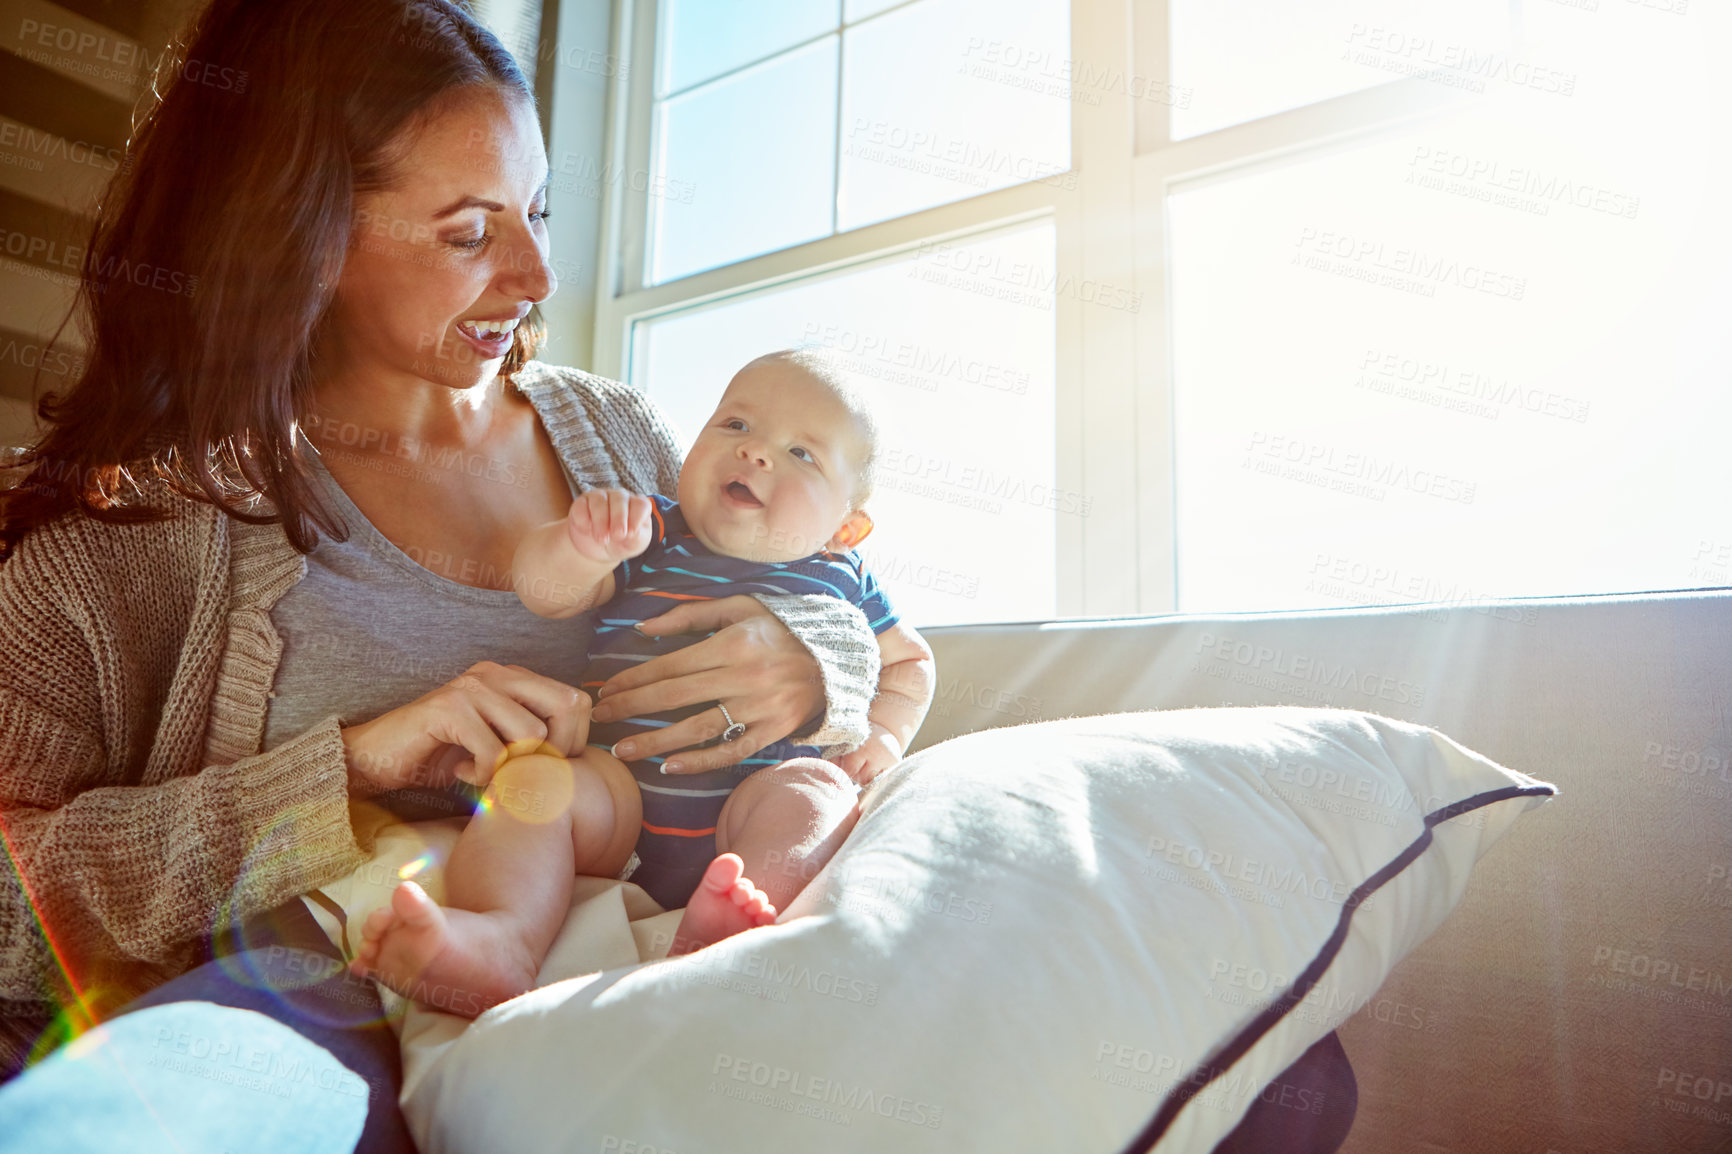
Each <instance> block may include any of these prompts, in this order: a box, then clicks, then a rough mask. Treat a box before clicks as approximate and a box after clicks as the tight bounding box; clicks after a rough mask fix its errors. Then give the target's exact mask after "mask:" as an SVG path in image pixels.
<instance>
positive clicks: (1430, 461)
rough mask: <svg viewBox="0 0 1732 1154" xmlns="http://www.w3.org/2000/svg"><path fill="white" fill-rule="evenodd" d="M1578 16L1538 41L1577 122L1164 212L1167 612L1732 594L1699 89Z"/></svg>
mask: <svg viewBox="0 0 1732 1154" xmlns="http://www.w3.org/2000/svg"><path fill="white" fill-rule="evenodd" d="M1531 16H1532V13H1531V12H1530V17H1531ZM1565 18H1568V19H1570V20H1574V21H1576V23H1575V24H1564V23H1562V21H1563V20H1564V19H1565ZM1594 19H1595V17H1594V16H1593V14H1591V13H1582V12H1577V11H1574V10H1571V9H1558V11H1557V17H1556V20H1557V22H1556V23H1553V22H1552V20H1551V18H1549V17H1548V19H1547V20H1546V21H1545V22H1544V23H1542V22H1540V21H1538V20H1535V21H1534V23H1533V24H1530V29H1529V31H1530V33H1531V34H1534V35H1535V40H1536V43H1538V44H1541V45H1543V46H1545V47H1546V48H1547V49H1548V50H1549V51H1551V52H1554V53H1556V54H1557V55H1558V57H1559V58H1560V59H1561V60H1562V61H1563V62H1564V63H1563V67H1565V68H1567V69H1569V70H1571V71H1572V72H1574V73H1576V74H1577V75H1579V76H1580V78H1581V79H1580V83H1579V84H1578V85H1577V86H1576V89H1575V94H1574V96H1573V97H1572V98H1571V99H1568V100H1559V99H1556V98H1555V97H1554V96H1553V95H1550V94H1546V93H1543V92H1537V91H1530V92H1523V93H1508V94H1505V95H1503V96H1501V97H1497V98H1488V99H1487V100H1485V101H1484V102H1482V104H1481V105H1480V106H1479V107H1477V108H1476V109H1474V110H1473V111H1472V112H1470V113H1466V114H1462V115H1457V116H1453V117H1450V118H1446V119H1438V120H1433V121H1430V122H1427V123H1424V124H1423V125H1421V126H1419V127H1412V128H1407V129H1404V130H1403V131H1402V132H1401V133H1400V134H1399V135H1391V136H1388V137H1384V138H1382V139H1380V140H1378V141H1376V142H1374V143H1364V144H1360V145H1358V146H1356V147H1354V148H1351V149H1348V150H1343V151H1340V152H1334V153H1331V154H1328V155H1323V156H1315V157H1313V158H1311V159H1308V160H1305V161H1303V162H1300V163H1293V164H1290V165H1287V166H1284V167H1278V168H1272V169H1266V170H1262V171H1258V172H1255V173H1251V174H1247V175H1242V176H1238V177H1235V178H1231V179H1222V180H1218V181H1215V182H1212V183H1200V184H1198V185H1195V186H1193V187H1190V188H1187V189H1184V190H1181V191H1178V192H1177V193H1176V194H1175V195H1174V196H1173V198H1172V200H1171V230H1170V231H1171V236H1172V238H1173V247H1172V278H1173V279H1172V285H1173V297H1172V299H1173V302H1174V303H1173V324H1174V372H1175V397H1174V402H1175V424H1176V441H1177V480H1178V491H1177V498H1176V503H1177V515H1178V571H1179V602H1180V608H1181V609H1183V610H1185V611H1187V612H1189V611H1221V610H1242V609H1282V608H1299V607H1308V606H1319V605H1352V604H1376V603H1383V602H1401V601H1431V600H1457V599H1464V598H1475V597H1479V596H1499V595H1552V594H1567V593H1586V592H1617V591H1636V590H1650V589H1666V588H1688V587H1699V586H1703V585H1713V584H1726V583H1728V582H1729V578H1732V572H1729V571H1732V503H1729V502H1728V501H1727V500H1726V497H1725V494H1726V485H1725V459H1726V458H1725V451H1724V443H1725V430H1726V429H1728V428H1732V390H1728V389H1727V388H1726V387H1725V366H1726V364H1728V363H1732V327H1729V326H1728V325H1727V324H1726V323H1725V318H1726V317H1727V316H1729V315H1732V274H1729V273H1728V270H1729V269H1732V218H1729V217H1728V215H1727V213H1726V211H1725V200H1724V189H1725V188H1727V187H1729V186H1732V185H1729V184H1728V180H1729V178H1732V163H1729V161H1728V158H1727V156H1726V154H1725V150H1723V149H1704V148H1702V147H1701V142H1703V141H1708V140H1717V139H1724V137H1725V132H1726V125H1727V123H1728V119H1727V117H1728V111H1727V108H1726V102H1725V97H1724V95H1723V94H1722V95H1720V96H1716V95H1715V93H1714V87H1713V83H1714V82H1713V80H1712V76H1713V72H1712V71H1711V69H1712V68H1717V67H1718V65H1717V64H1713V63H1712V62H1710V61H1709V60H1708V51H1709V49H1708V41H1707V39H1706V38H1705V37H1703V35H1702V33H1701V32H1700V30H1698V29H1694V28H1691V27H1689V26H1688V25H1687V22H1685V21H1682V20H1676V19H1673V22H1672V23H1671V24H1670V25H1668V24H1666V23H1664V21H1665V20H1666V19H1668V17H1667V16H1666V14H1665V13H1663V12H1654V11H1648V10H1644V9H1642V8H1639V7H1635V6H1626V5H1616V6H1608V5H1602V6H1601V8H1600V10H1599V16H1598V17H1597V19H1598V21H1599V23H1597V24H1596V23H1593V22H1592V21H1593V20H1594ZM1536 25H1537V26H1536ZM1553 33H1555V34H1553Z"/></svg>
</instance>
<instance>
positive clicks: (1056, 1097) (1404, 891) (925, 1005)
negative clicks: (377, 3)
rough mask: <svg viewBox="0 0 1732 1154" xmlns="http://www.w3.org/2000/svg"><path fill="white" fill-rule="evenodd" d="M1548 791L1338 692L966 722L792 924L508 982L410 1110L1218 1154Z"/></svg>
mask: <svg viewBox="0 0 1732 1154" xmlns="http://www.w3.org/2000/svg"><path fill="white" fill-rule="evenodd" d="M1554 792H1555V791H1554V789H1553V788H1552V787H1551V786H1549V785H1546V784H1544V783H1541V782H1536V781H1534V780H1533V779H1532V778H1528V777H1525V776H1523V775H1521V774H1518V773H1512V772H1511V771H1509V770H1506V769H1503V768H1501V767H1500V766H1497V765H1495V764H1493V763H1491V762H1489V761H1487V760H1486V759H1484V758H1482V757H1480V756H1478V755H1477V754H1474V753H1471V752H1469V751H1467V750H1465V749H1463V748H1462V747H1460V746H1459V745H1456V744H1455V743H1454V742H1452V741H1450V740H1449V739H1448V738H1447V737H1444V736H1443V735H1442V734H1439V733H1437V732H1436V731H1434V730H1431V729H1427V728H1424V727H1422V726H1418V725H1412V724H1409V723H1405V722H1400V721H1393V720H1390V719H1387V718H1382V717H1377V716H1373V715H1369V714H1363V713H1357V712H1350V711H1345V710H1325V709H1297V708H1265V709H1197V710H1184V711H1174V712H1154V713H1132V714H1119V715H1115V716H1110V717H1088V718H1073V719H1070V720H1065V721H1054V722H1047V723H1044V724H1038V725H1029V726H1019V727H1015V728H1007V729H997V730H991V731H988V732H983V733H977V734H971V735H968V736H965V737H961V738H957V739H955V740H953V741H948V742H945V743H943V744H942V745H938V746H934V747H932V748H930V749H927V750H924V751H922V752H921V753H919V754H917V755H915V756H914V757H911V758H909V759H908V760H907V761H905V762H904V763H902V764H901V765H900V766H898V767H897V768H896V769H895V770H893V771H892V772H891V773H889V774H887V775H886V776H885V777H884V778H882V779H880V781H879V782H878V783H875V784H874V786H873V788H872V789H871V790H870V791H869V793H868V796H867V798H866V802H865V812H864V814H863V816H862V817H861V820H860V823H859V826H858V827H857V828H856V830H855V832H854V834H853V835H852V836H851V837H850V839H849V840H848V842H847V844H846V845H845V846H844V848H843V850H842V851H841V852H840V853H839V854H838V855H837V857H836V859H835V860H834V861H832V862H831V863H830V866H829V867H828V868H827V869H826V870H825V871H824V872H823V873H821V874H820V875H819V876H818V877H817V878H816V879H814V881H813V882H812V884H811V885H810V886H809V887H807V889H806V890H805V892H804V893H802V894H801V896H800V897H799V898H798V899H797V900H796V901H795V903H794V904H793V907H792V908H791V909H790V910H788V911H787V912H786V914H785V915H784V917H785V919H788V918H791V919H792V920H784V921H783V922H782V923H780V924H777V925H774V926H766V927H763V928H761V929H757V930H753V931H750V932H748V933H744V934H740V935H738V936H736V937H734V938H731V939H728V940H727V941H724V942H721V943H718V944H717V945H715V946H713V947H711V948H710V949H708V950H705V951H701V952H700V953H698V954H696V955H692V956H689V957H685V958H679V959H673V960H668V961H660V962H653V963H649V964H643V965H637V966H627V967H625V968H621V969H614V970H610V971H607V972H605V973H601V974H591V975H587V976H584V977H579V978H574V979H572V980H568V981H560V982H557V983H555V984H553V985H549V986H545V987H543V988H541V989H538V990H535V991H533V992H531V993H529V994H527V995H525V996H523V997H521V998H518V999H515V1000H514V1001H511V1002H508V1003H506V1004H505V1005H502V1006H499V1007H497V1008H495V1009H494V1010H492V1011H490V1012H489V1013H487V1014H486V1015H484V1016H482V1017H481V1018H480V1019H478V1020H477V1021H476V1022H475V1023H474V1025H473V1026H471V1027H470V1028H468V1029H467V1030H466V1031H463V1032H462V1033H461V1034H460V1035H456V1036H455V1037H454V1038H449V1039H447V1042H448V1044H444V1045H443V1050H442V1053H439V1054H438V1057H437V1060H435V1061H433V1062H432V1063H431V1065H430V1068H428V1069H426V1070H425V1071H424V1072H422V1073H421V1074H420V1076H418V1077H417V1078H415V1079H414V1080H413V1081H412V1083H411V1085H410V1086H409V1088H408V1089H407V1090H406V1092H405V1100H404V1105H405V1109H406V1110H407V1112H408V1114H409V1117H410V1120H411V1124H412V1126H413V1128H414V1130H415V1132H416V1137H417V1139H418V1140H419V1141H420V1142H421V1144H422V1149H423V1151H424V1152H425V1154H442V1152H445V1151H488V1150H498V1149H502V1148H510V1149H521V1150H585V1151H604V1152H605V1151H613V1152H617V1154H655V1152H658V1151H666V1152H671V1151H677V1152H679V1154H691V1152H695V1151H705V1150H751V1151H754V1152H759V1154H782V1152H787V1154H796V1152H797V1154H810V1152H811V1151H813V1150H823V1151H889V1150H894V1151H898V1152H908V1154H919V1152H922V1151H933V1152H935V1154H936V1152H943V1154H954V1152H955V1151H957V1150H992V1151H994V1152H995V1154H1012V1152H1016V1151H1029V1152H1031V1154H1032V1152H1036V1151H1038V1152H1041V1154H1049V1152H1051V1151H1055V1150H1064V1151H1099V1152H1101V1154H1115V1152H1117V1151H1119V1150H1122V1149H1125V1148H1126V1146H1127V1144H1129V1143H1131V1142H1132V1141H1133V1139H1136V1140H1137V1141H1138V1145H1137V1147H1136V1148H1137V1149H1143V1148H1146V1147H1148V1146H1149V1144H1150V1143H1151V1142H1156V1144H1155V1145H1154V1146H1153V1149H1155V1150H1158V1151H1207V1150H1209V1149H1210V1148H1211V1147H1212V1146H1213V1145H1214V1144H1215V1143H1216V1142H1217V1141H1218V1140H1219V1139H1220V1138H1222V1137H1224V1136H1225V1135H1226V1134H1227V1133H1228V1132H1229V1131H1230V1130H1232V1128H1233V1127H1234V1125H1236V1124H1237V1122H1238V1121H1239V1119H1240V1118H1241V1117H1242V1116H1243V1114H1244V1112H1245V1110H1246V1109H1247V1107H1248V1106H1249V1104H1250V1102H1251V1100H1252V1098H1253V1097H1254V1096H1256V1095H1257V1094H1258V1093H1259V1092H1261V1091H1262V1090H1263V1089H1264V1087H1265V1086H1266V1085H1267V1084H1268V1083H1269V1082H1270V1081H1271V1079H1273V1078H1274V1077H1275V1076H1276V1075H1277V1074H1279V1073H1280V1072H1281V1071H1282V1070H1283V1069H1285V1068H1286V1067H1287V1066H1288V1065H1289V1064H1291V1063H1292V1062H1293V1061H1294V1060H1295V1059H1296V1058H1297V1057H1298V1056H1299V1055H1300V1054H1301V1053H1303V1052H1304V1051H1305V1050H1306V1049H1307V1048H1308V1047H1310V1045H1311V1044H1312V1043H1313V1042H1315V1041H1316V1040H1317V1039H1319V1038H1321V1037H1322V1036H1323V1035H1325V1034H1327V1033H1328V1032H1329V1031H1330V1030H1332V1029H1334V1028H1335V1027H1336V1026H1337V1025H1339V1024H1340V1022H1341V1021H1342V1020H1344V1019H1345V1018H1346V1017H1348V1016H1349V1015H1350V1014H1351V1013H1353V1012H1354V1011H1355V1010H1357V1009H1359V1008H1360V1007H1361V1006H1363V1005H1364V1004H1365V1003H1366V1001H1367V1000H1369V999H1370V998H1371V996H1372V995H1373V994H1374V993H1375V992H1376V990H1377V988H1378V986H1379V985H1380V984H1381V983H1382V981H1383V979H1384V977H1385V975H1387V974H1388V972H1389V970H1390V969H1391V968H1392V967H1393V966H1394V965H1395V964H1396V963H1397V962H1398V961H1399V960H1400V959H1401V958H1402V956H1403V955H1405V954H1406V953H1407V952H1408V951H1409V950H1411V949H1413V948H1414V947H1415V946H1416V945H1418V944H1419V943H1420V942H1421V941H1423V940H1424V939H1425V938H1426V937H1427V936H1428V935H1429V934H1430V933H1431V932H1432V931H1433V930H1435V929H1436V928H1437V926H1438V925H1439V924H1440V923H1441V922H1442V921H1443V919H1444V918H1445V917H1446V916H1447V915H1448V913H1449V911H1450V910H1451V909H1452V908H1454V906H1455V904H1456V902H1457V901H1458V900H1459V899H1460V897H1461V894H1462V891H1463V889H1464V887H1465V886H1466V884H1467V878H1468V874H1469V872H1470V870H1471V869H1472V867H1473V865H1474V863H1475V861H1476V860H1478V858H1479V857H1480V855H1481V854H1483V853H1484V852H1485V850H1486V849H1487V848H1488V847H1489V846H1490V845H1491V844H1492V843H1493V842H1495V841H1496V840H1497V839H1498V838H1499V837H1501V836H1502V835H1503V833H1504V832H1505V831H1506V830H1507V829H1508V828H1509V825H1510V824H1511V823H1512V822H1513V821H1514V820H1515V818H1516V817H1517V816H1518V815H1519V814H1521V813H1523V812H1525V811H1526V810H1527V809H1529V808H1531V807H1532V806H1534V805H1536V804H1538V802H1540V801H1542V800H1544V799H1545V798H1547V797H1549V796H1551V795H1552V794H1553V793H1554ZM1452 815H1455V816H1452ZM1367 894H1374V895H1375V896H1374V897H1372V898H1371V900H1369V901H1363V900H1360V899H1362V898H1364V897H1365V896H1366V895H1367ZM801 914H804V915H811V916H806V917H795V916H794V915H801ZM663 948H665V946H664V947H663ZM543 976H544V978H545V977H546V976H547V973H546V971H545V970H544V973H543ZM1307 979H1314V980H1315V985H1314V986H1311V987H1309V990H1310V992H1309V996H1308V997H1307V998H1306V999H1305V1000H1304V1001H1302V1002H1298V1003H1297V1004H1296V1005H1295V1004H1293V1003H1294V999H1293V997H1292V996H1291V993H1290V991H1291V990H1292V989H1293V987H1294V986H1295V983H1299V984H1300V985H1301V988H1305V986H1306V980H1307ZM1283 993H1286V997H1285V998H1284V999H1282V1000H1280V1001H1276V1002H1274V1003H1273V1004H1272V1005H1269V1006H1268V1007H1267V1009H1266V1004H1267V1003H1269V1002H1270V999H1271V998H1273V997H1275V995H1277V994H1283ZM1289 1105H1292V1106H1295V1107H1296V1108H1310V1109H1316V1110H1321V1108H1322V1106H1323V1103H1321V1102H1316V1103H1310V1102H1307V1103H1289ZM1139 1135H1140V1137H1139Z"/></svg>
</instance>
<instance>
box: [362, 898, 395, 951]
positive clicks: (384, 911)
mask: <svg viewBox="0 0 1732 1154" xmlns="http://www.w3.org/2000/svg"><path fill="white" fill-rule="evenodd" d="M396 920H397V914H396V912H395V911H394V910H392V909H391V907H390V906H381V907H380V908H379V909H376V910H374V911H373V912H372V913H370V914H368V915H367V920H366V921H364V922H362V923H361V940H362V942H363V943H364V944H363V946H362V948H363V949H365V948H366V944H368V943H373V942H377V941H378V940H379V939H380V938H382V937H384V936H385V933H386V931H388V930H389V929H390V928H391V923H392V922H394V921H396Z"/></svg>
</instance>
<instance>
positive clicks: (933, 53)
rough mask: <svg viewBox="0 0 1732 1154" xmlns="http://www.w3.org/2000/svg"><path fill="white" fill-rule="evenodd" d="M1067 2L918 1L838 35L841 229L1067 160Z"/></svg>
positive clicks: (1050, 174) (1040, 174)
mask: <svg viewBox="0 0 1732 1154" xmlns="http://www.w3.org/2000/svg"><path fill="white" fill-rule="evenodd" d="M1069 17H1070V5H1069V4H1068V3H1067V2H1066V0H920V2H919V3H917V4H910V5H909V6H908V7H906V8H900V9H898V10H896V11H894V12H891V13H888V14H887V15H884V16H881V17H879V18H878V19H876V20H873V21H871V22H869V23H867V24H863V25H861V26H860V27H859V28H850V29H849V30H848V31H847V32H846V33H844V35H843V53H844V65H843V69H842V80H843V93H842V159H841V170H842V192H841V199H840V202H839V203H838V206H837V218H838V222H839V226H840V227H841V228H845V229H846V228H855V227H858V226H859V225H863V224H871V223H873V222H874V221H880V220H888V219H889V218H891V217H894V216H901V215H903V214H905V213H910V212H918V211H920V210H921V209H926V208H932V207H933V206H935V205H940V204H948V203H950V202H951V201H954V200H962V199H964V198H966V197H970V196H978V195H980V194H981V193H983V192H990V191H991V190H993V189H995V188H1006V187H1008V186H1010V185H1013V184H1021V183H1023V182H1025V181H1029V180H1037V179H1042V178H1052V179H1060V180H1066V179H1068V178H1067V177H1055V176H1054V174H1056V173H1064V172H1066V171H1067V170H1068V169H1069V168H1070V88H1071V84H1070V81H1069V80H1068V79H1065V78H1064V77H1063V76H1060V75H1058V74H1059V73H1064V72H1065V71H1066V67H1067V66H1066V62H1067V61H1068V59H1069V56H1070V18H1069Z"/></svg>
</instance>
